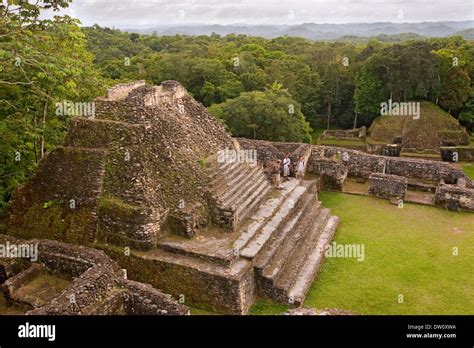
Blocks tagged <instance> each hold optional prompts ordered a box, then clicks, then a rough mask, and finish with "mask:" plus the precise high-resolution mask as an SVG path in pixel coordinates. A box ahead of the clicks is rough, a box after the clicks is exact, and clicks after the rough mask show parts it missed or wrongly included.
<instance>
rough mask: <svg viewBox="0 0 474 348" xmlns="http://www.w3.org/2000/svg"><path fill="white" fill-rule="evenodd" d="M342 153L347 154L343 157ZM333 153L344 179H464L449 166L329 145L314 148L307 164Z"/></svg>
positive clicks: (454, 180)
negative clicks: (345, 174) (376, 176)
mask: <svg viewBox="0 0 474 348" xmlns="http://www.w3.org/2000/svg"><path fill="white" fill-rule="evenodd" d="M345 153H346V154H347V155H344V154H345ZM336 154H337V155H338V156H339V157H340V158H341V159H342V162H341V163H343V164H344V165H346V166H347V167H348V170H349V171H348V176H350V177H364V178H368V177H369V176H370V174H371V173H385V174H392V175H398V176H405V177H408V178H417V179H423V180H430V181H433V182H436V183H438V182H439V181H440V180H441V179H444V180H445V181H446V182H452V183H454V182H456V180H457V179H458V178H465V177H466V175H465V174H464V173H463V172H462V170H460V169H456V168H454V167H452V166H451V165H450V164H449V163H444V162H440V161H429V160H423V159H413V158H396V157H386V156H379V155H371V154H367V153H364V152H361V151H355V150H348V149H344V148H338V147H332V146H317V145H314V146H313V149H312V156H311V162H314V161H318V160H319V159H321V158H334V157H335V156H336ZM344 159H346V160H344Z"/></svg>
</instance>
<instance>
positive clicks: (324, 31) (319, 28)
mask: <svg viewBox="0 0 474 348" xmlns="http://www.w3.org/2000/svg"><path fill="white" fill-rule="evenodd" d="M472 28H474V21H472V20H471V21H459V22H422V23H391V22H379V23H347V24H330V23H325V24H317V23H303V24H296V25H244V24H235V25H216V24H212V25H205V24H188V25H175V26H171V25H169V26H157V27H152V28H145V29H126V31H128V32H136V33H140V34H152V33H153V32H155V33H157V34H159V35H176V34H179V35H211V34H212V33H216V34H219V35H228V34H237V35H238V34H244V35H251V36H262V37H265V38H276V37H279V36H296V37H303V38H305V39H310V40H335V39H339V38H341V37H343V36H347V35H351V36H362V37H373V36H378V35H383V34H385V35H397V34H407V33H413V34H417V35H420V36H425V37H446V36H450V35H456V34H457V35H464V31H465V30H467V29H472ZM467 34H468V33H467ZM465 38H469V37H465Z"/></svg>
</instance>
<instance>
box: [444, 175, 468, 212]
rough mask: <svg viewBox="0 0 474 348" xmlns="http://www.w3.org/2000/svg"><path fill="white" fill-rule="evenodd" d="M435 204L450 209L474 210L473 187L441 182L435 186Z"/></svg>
mask: <svg viewBox="0 0 474 348" xmlns="http://www.w3.org/2000/svg"><path fill="white" fill-rule="evenodd" d="M435 204H437V205H440V206H442V207H444V208H446V209H448V210H451V211H460V210H465V211H473V212H474V188H469V187H467V186H466V185H465V184H464V185H459V184H458V185H449V184H445V183H444V182H441V184H440V185H439V186H438V187H437V188H436V194H435Z"/></svg>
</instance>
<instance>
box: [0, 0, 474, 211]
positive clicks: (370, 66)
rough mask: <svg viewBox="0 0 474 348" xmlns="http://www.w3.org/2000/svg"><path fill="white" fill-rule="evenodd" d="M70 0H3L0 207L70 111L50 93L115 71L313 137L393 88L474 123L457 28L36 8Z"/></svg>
mask: <svg viewBox="0 0 474 348" xmlns="http://www.w3.org/2000/svg"><path fill="white" fill-rule="evenodd" d="M69 2H70V1H69V0H43V1H38V2H37V3H36V4H29V3H26V2H20V1H15V0H12V1H9V2H8V3H7V4H4V3H3V2H2V4H1V5H0V61H1V65H0V139H1V142H0V153H1V156H2V157H1V162H0V209H2V208H3V207H4V206H5V204H6V202H8V200H9V198H10V196H11V193H12V190H13V189H14V188H15V187H16V186H18V185H19V184H21V183H22V182H23V181H24V180H25V179H26V178H27V177H28V176H29V175H31V173H32V171H33V170H34V168H35V166H36V164H37V163H38V161H39V160H40V159H41V158H42V157H43V156H44V155H45V154H46V153H47V152H48V151H49V150H50V149H52V148H53V147H54V146H56V145H58V144H59V143H60V142H61V139H62V137H63V135H64V133H65V131H66V130H67V125H68V117H70V116H67V115H66V116H65V115H57V113H55V105H56V103H58V102H64V101H77V102H87V101H90V100H92V99H93V98H94V97H95V96H98V95H100V94H102V93H103V92H104V90H105V88H106V87H108V86H111V85H114V84H116V83H119V82H126V81H131V80H138V79H145V80H147V81H148V82H149V83H153V84H160V83H161V81H164V80H169V79H172V80H177V81H179V82H180V83H182V84H183V85H184V86H185V87H186V88H187V89H188V91H189V92H190V93H191V94H192V95H193V96H194V97H195V98H196V99H198V100H199V101H200V102H201V103H203V104H204V105H205V106H207V107H209V110H210V111H211V113H213V114H214V115H215V116H216V117H218V118H219V119H221V120H222V122H223V123H224V124H225V126H226V127H227V129H228V130H229V131H230V132H231V133H232V134H234V135H236V136H243V137H249V138H258V139H267V140H278V141H304V142H311V141H312V130H316V129H321V128H352V127H360V126H362V125H369V124H370V123H371V121H372V120H373V119H374V118H375V117H376V116H377V115H378V113H379V110H380V103H381V102H382V101H387V100H388V99H389V98H391V99H392V100H394V101H413V100H429V101H432V102H434V103H437V104H438V105H440V106H441V107H442V108H443V109H445V110H447V111H449V112H450V114H451V115H453V117H456V118H458V119H459V120H460V121H461V123H462V124H463V125H465V126H467V127H468V128H470V129H471V130H472V129H473V126H474V88H473V86H472V81H474V43H473V42H472V41H466V40H464V39H463V38H462V37H449V38H437V39H423V40H411V39H407V40H403V41H401V40H400V36H397V37H394V38H393V42H390V40H388V39H387V38H385V39H384V40H383V41H379V40H375V39H374V40H370V41H368V42H364V41H363V40H356V39H354V40H352V41H351V40H347V39H345V40H341V41H335V42H313V41H309V40H305V39H302V38H295V37H280V38H276V39H264V38H260V37H250V36H245V35H234V34H231V35H227V36H219V35H216V34H214V35H210V36H195V37H191V36H181V35H176V36H158V35H155V34H152V35H139V34H136V33H126V32H121V31H119V30H114V29H110V28H101V27H99V26H98V25H94V26H93V27H87V28H85V27H82V28H81V27H80V22H79V21H78V20H76V19H73V18H70V17H68V16H56V17H55V18H53V19H40V18H41V16H39V14H40V13H41V11H42V10H44V9H57V10H58V9H61V8H64V7H67V5H68V3H69ZM407 37H408V38H409V36H407Z"/></svg>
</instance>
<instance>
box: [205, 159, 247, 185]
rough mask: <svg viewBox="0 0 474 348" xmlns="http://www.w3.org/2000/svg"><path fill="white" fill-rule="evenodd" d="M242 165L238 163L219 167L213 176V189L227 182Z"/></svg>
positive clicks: (211, 183)
mask: <svg viewBox="0 0 474 348" xmlns="http://www.w3.org/2000/svg"><path fill="white" fill-rule="evenodd" d="M239 165H241V163H238V162H232V163H228V164H226V165H225V166H222V167H221V166H218V167H217V168H216V169H215V172H214V173H213V174H212V175H211V182H210V186H211V187H217V186H218V185H219V184H220V183H222V182H225V181H227V179H228V177H229V175H231V174H232V173H234V170H235V169H236V168H237V167H238V166H239Z"/></svg>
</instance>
